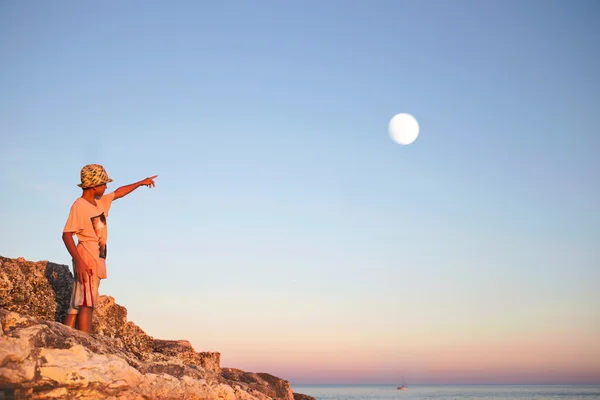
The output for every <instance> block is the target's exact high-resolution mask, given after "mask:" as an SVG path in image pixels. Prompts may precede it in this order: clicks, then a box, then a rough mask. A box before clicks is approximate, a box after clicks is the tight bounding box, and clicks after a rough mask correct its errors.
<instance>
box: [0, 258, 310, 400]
mask: <svg viewBox="0 0 600 400" xmlns="http://www.w3.org/2000/svg"><path fill="white" fill-rule="evenodd" d="M72 285H73V276H72V275H71V272H70V271H69V268H68V267H67V266H65V265H58V264H53V263H51V262H48V261H39V262H30V261H26V260H24V259H23V258H19V259H9V258H4V257H0V326H1V328H2V329H1V330H0V396H3V395H4V394H3V392H4V393H8V394H9V395H11V396H13V398H14V399H48V398H51V399H72V398H77V399H99V398H104V399H159V398H160V399H221V400H229V399H230V400H234V399H240V400H252V399H256V400H267V399H268V400H272V399H277V400H284V399H285V400H293V399H294V398H296V400H311V399H312V398H311V397H310V396H305V397H296V396H299V394H296V393H293V392H292V390H291V388H290V385H289V382H288V381H286V380H284V379H280V378H277V377H275V376H273V375H270V374H266V373H249V372H244V371H241V370H237V369H231V368H224V369H223V370H221V368H220V353H209V352H196V351H195V350H194V349H193V347H192V345H191V343H190V342H188V341H187V340H161V339H154V338H153V337H151V336H149V335H147V334H146V333H145V332H144V331H143V330H142V329H141V328H139V327H138V326H137V325H135V324H134V323H133V322H131V321H127V309H126V308H125V307H123V306H120V305H118V304H117V303H116V302H115V300H114V299H113V298H112V297H110V296H100V299H99V304H98V305H97V307H96V309H95V311H94V324H93V334H92V335H88V334H85V333H82V332H80V331H78V330H74V329H71V328H69V327H67V326H65V325H63V324H62V323H60V322H56V321H63V319H64V317H65V315H66V311H67V306H68V301H69V297H70V294H71V288H72ZM301 396H304V395H301ZM313 400H314V399H313Z"/></svg>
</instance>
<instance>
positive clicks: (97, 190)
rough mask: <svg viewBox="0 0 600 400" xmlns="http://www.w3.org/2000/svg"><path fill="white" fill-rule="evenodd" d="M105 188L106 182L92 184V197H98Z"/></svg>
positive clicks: (102, 194) (102, 193)
mask: <svg viewBox="0 0 600 400" xmlns="http://www.w3.org/2000/svg"><path fill="white" fill-rule="evenodd" d="M105 190H106V183H103V184H102V185H98V186H94V197H95V198H97V199H99V198H100V197H102V196H104V191H105Z"/></svg>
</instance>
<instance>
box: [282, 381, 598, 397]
mask: <svg viewBox="0 0 600 400" xmlns="http://www.w3.org/2000/svg"><path fill="white" fill-rule="evenodd" d="M292 390H293V391H294V392H297V393H303V394H307V395H309V396H312V397H314V398H316V399H317V400H571V399H573V400H596V399H598V400H600V385H540V386H537V385H410V386H409V387H408V389H407V390H398V389H397V386H394V385H292Z"/></svg>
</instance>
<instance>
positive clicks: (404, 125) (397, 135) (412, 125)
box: [388, 113, 419, 145]
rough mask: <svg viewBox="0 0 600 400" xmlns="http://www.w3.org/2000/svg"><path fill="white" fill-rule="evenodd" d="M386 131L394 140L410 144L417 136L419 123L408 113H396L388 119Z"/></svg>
mask: <svg viewBox="0 0 600 400" xmlns="http://www.w3.org/2000/svg"><path fill="white" fill-rule="evenodd" d="M388 131H389V133H390V136H391V138H392V139H393V140H394V142H396V143H398V144H402V145H407V144H411V143H412V142H414V141H415V140H416V139H417V136H419V123H418V122H417V120H416V119H415V117H413V116H412V115H410V114H406V113H401V114H396V115H394V116H393V117H392V119H390V123H389V125H388Z"/></svg>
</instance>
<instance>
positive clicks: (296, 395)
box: [294, 393, 316, 400]
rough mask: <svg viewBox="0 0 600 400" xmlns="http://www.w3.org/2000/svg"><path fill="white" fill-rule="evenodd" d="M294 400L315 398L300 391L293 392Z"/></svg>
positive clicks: (311, 399) (312, 399)
mask: <svg viewBox="0 0 600 400" xmlns="http://www.w3.org/2000/svg"><path fill="white" fill-rule="evenodd" d="M294 400H316V399H315V398H314V397H312V396H309V395H307V394H302V393H294Z"/></svg>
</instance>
